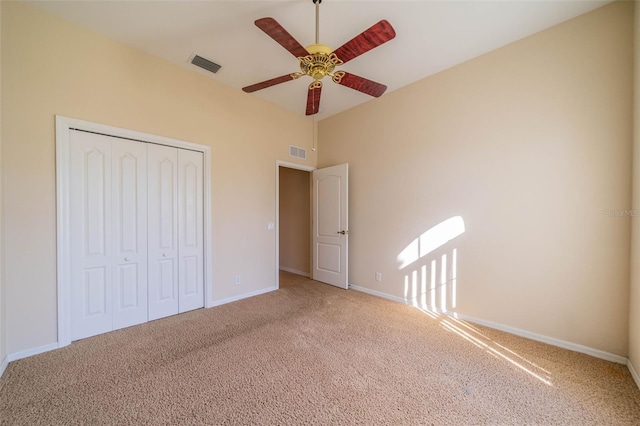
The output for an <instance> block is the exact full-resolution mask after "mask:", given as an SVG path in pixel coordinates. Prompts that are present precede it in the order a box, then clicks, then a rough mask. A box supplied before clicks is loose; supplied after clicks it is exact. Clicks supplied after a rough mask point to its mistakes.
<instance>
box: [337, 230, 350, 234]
mask: <svg viewBox="0 0 640 426" xmlns="http://www.w3.org/2000/svg"><path fill="white" fill-rule="evenodd" d="M348 233H349V231H345V230H342V231H338V234H342V235H344V234H348Z"/></svg>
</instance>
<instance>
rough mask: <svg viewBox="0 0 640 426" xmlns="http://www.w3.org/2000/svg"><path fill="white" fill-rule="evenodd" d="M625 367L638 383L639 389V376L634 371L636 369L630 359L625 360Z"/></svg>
mask: <svg viewBox="0 0 640 426" xmlns="http://www.w3.org/2000/svg"><path fill="white" fill-rule="evenodd" d="M627 368H628V369H629V372H630V373H631V377H633V380H634V381H635V382H636V385H638V388H639V389H640V376H639V375H638V372H637V371H636V369H635V368H633V364H631V360H630V359H628V360H627Z"/></svg>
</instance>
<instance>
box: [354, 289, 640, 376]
mask: <svg viewBox="0 0 640 426" xmlns="http://www.w3.org/2000/svg"><path fill="white" fill-rule="evenodd" d="M349 287H350V288H352V289H354V290H357V291H361V292H363V293H368V294H371V295H374V296H378V297H383V298H385V299H389V300H393V301H396V302H400V303H404V304H407V305H415V303H414V301H413V300H408V299H405V298H402V297H397V296H392V295H390V294H387V293H383V292H380V291H376V290H371V289H368V288H365V287H360V286H357V285H353V284H349ZM434 314H439V315H448V316H451V317H454V318H457V319H461V320H464V321H468V322H471V323H474V324H478V325H483V326H485V327H489V328H493V329H496V330H500V331H506V332H507V333H510V334H515V335H516V336H520V337H526V338H527V339H531V340H536V341H538V342H542V343H546V344H549V345H552V346H557V347H560V348H564V349H569V350H571V351H574V352H580V353H583V354H587V355H591V356H593V357H595V358H600V359H604V360H606V361H611V362H616V363H618V364H627V365H629V364H628V362H627V358H626V357H623V356H620V355H616V354H612V353H610V352H605V351H601V350H599V349H594V348H590V347H588V346H583V345H579V344H577V343H572V342H567V341H565V340H560V339H556V338H554V337H548V336H544V335H542V334H537V333H532V332H529V331H526V330H521V329H519V328H514V327H510V326H507V325H502V324H497V323H494V322H491V321H485V320H482V319H478V318H473V317H469V316H466V315H462V314H458V313H454V312H444V313H443V312H434ZM632 374H633V373H632ZM636 382H638V381H637V380H636ZM639 386H640V385H639Z"/></svg>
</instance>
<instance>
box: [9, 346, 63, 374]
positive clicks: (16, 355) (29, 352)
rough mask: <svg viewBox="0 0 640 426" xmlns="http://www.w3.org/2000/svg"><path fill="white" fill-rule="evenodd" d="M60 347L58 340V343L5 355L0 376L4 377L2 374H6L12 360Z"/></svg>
mask: <svg viewBox="0 0 640 426" xmlns="http://www.w3.org/2000/svg"><path fill="white" fill-rule="evenodd" d="M59 347H60V346H59V345H58V343H57V342H56V343H51V344H49V345H44V346H38V347H37V348H33V349H27V350H24V351H20V352H14V353H10V354H7V356H5V357H4V359H3V360H2V364H0V377H2V375H3V374H4V371H5V370H6V369H7V367H8V366H9V363H10V362H12V361H17V360H19V359H22V358H27V357H30V356H34V355H38V354H41V353H44V352H49V351H52V350H54V349H58V348H59Z"/></svg>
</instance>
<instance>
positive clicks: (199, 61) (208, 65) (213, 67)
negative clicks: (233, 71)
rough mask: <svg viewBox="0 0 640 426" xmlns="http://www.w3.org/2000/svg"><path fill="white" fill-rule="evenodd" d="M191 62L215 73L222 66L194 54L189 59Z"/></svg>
mask: <svg viewBox="0 0 640 426" xmlns="http://www.w3.org/2000/svg"><path fill="white" fill-rule="evenodd" d="M191 63H192V64H193V65H196V66H198V67H200V68H202V69H205V70H207V71H210V72H212V73H214V74H215V73H217V72H218V70H219V69H220V68H221V67H222V66H221V65H218V64H216V63H215V62H211V61H210V60H208V59H205V58H203V57H202V56H198V55H195V56H194V57H193V59H191Z"/></svg>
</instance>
